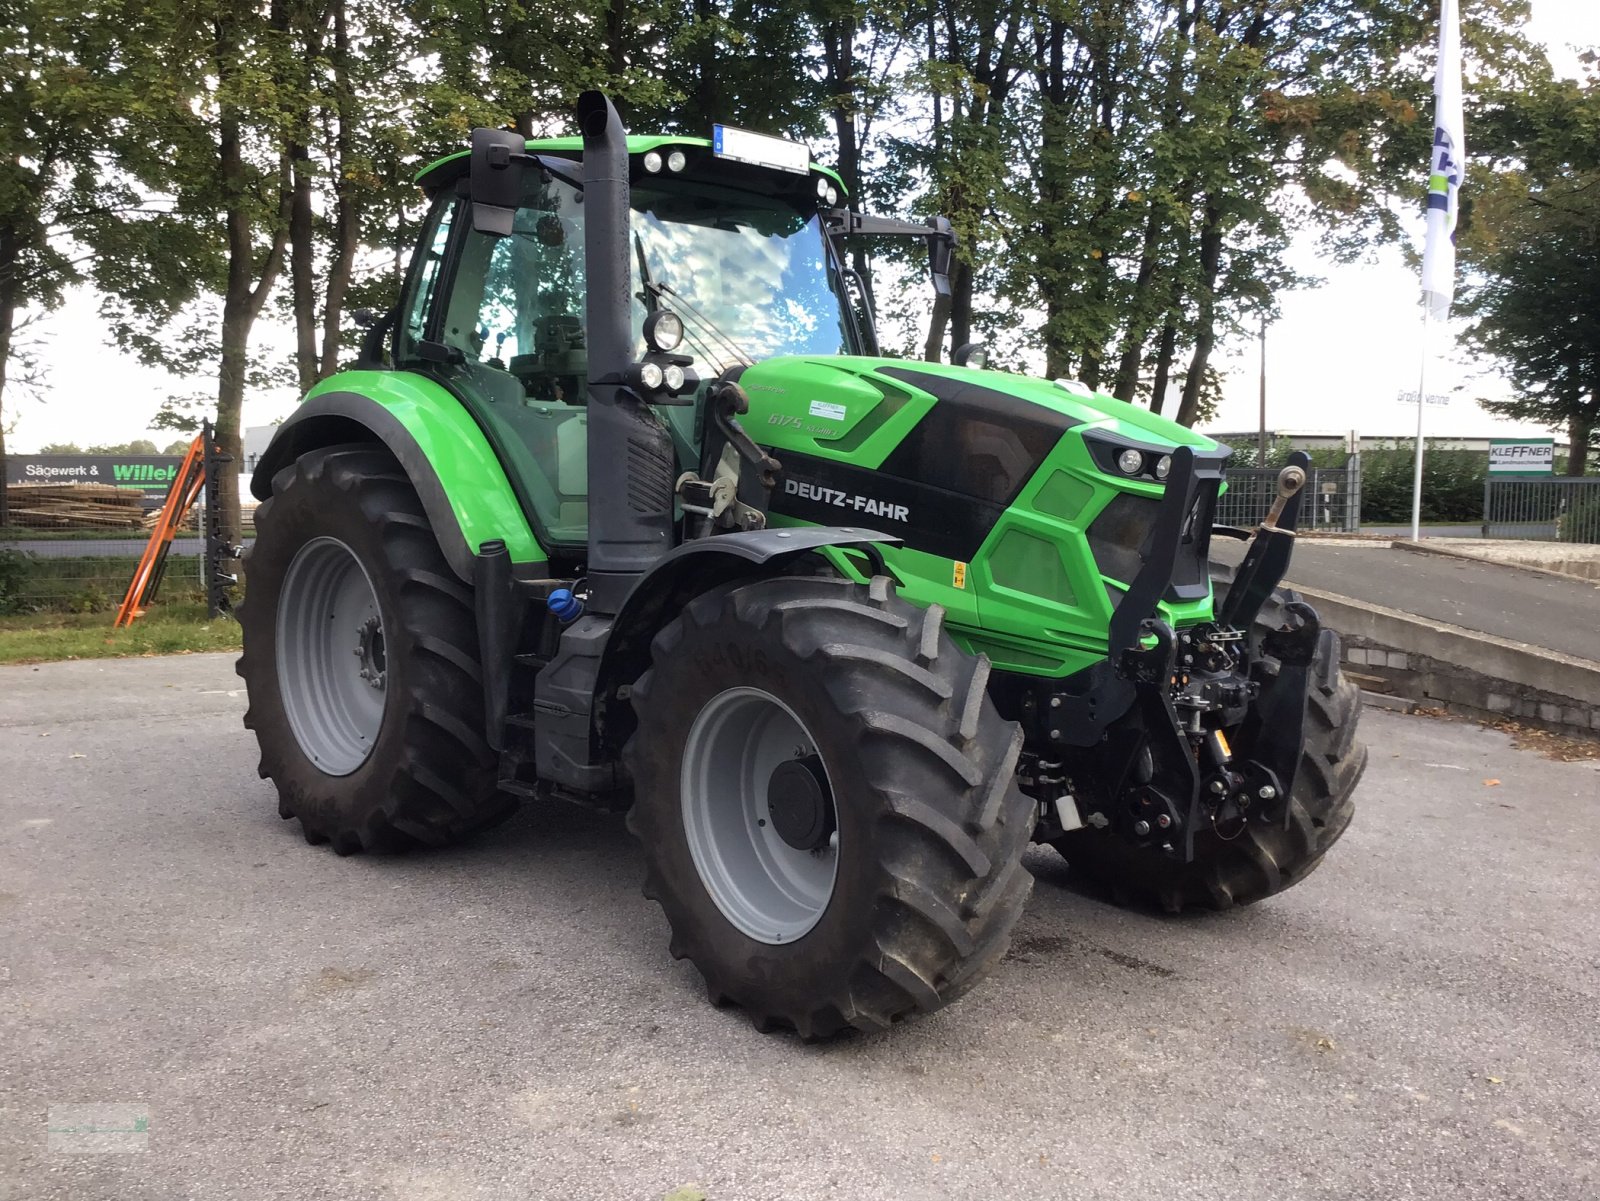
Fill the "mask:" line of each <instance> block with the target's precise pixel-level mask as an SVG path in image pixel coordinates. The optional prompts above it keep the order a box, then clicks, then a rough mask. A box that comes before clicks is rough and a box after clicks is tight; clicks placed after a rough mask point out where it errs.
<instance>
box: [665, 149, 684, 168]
mask: <svg viewBox="0 0 1600 1201" xmlns="http://www.w3.org/2000/svg"><path fill="white" fill-rule="evenodd" d="M688 162H689V160H688V159H686V158H684V157H683V151H681V150H674V151H673V152H672V153H671V154H669V155H667V170H668V171H682V170H683V169H684V167H685V166H687V165H688Z"/></svg>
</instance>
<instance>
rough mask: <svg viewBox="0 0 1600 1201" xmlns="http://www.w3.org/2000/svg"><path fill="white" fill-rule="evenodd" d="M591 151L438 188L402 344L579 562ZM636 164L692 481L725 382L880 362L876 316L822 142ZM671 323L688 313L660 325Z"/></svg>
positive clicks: (569, 147) (668, 147)
mask: <svg viewBox="0 0 1600 1201" xmlns="http://www.w3.org/2000/svg"><path fill="white" fill-rule="evenodd" d="M506 137H510V135H506ZM497 153H498V154H500V155H503V157H504V160H505V163H504V166H503V167H501V168H500V170H501V172H502V173H509V174H510V178H509V179H502V178H496V179H493V181H492V182H493V187H495V188H497V189H499V194H498V196H497V197H495V199H498V200H501V201H503V202H505V203H501V204H498V205H494V206H491V207H493V208H494V209H495V210H496V211H495V212H494V213H493V218H494V220H493V221H486V220H485V219H483V213H482V206H483V205H484V199H483V193H484V191H485V188H484V185H483V184H482V183H481V181H482V180H483V179H484V177H485V176H486V175H487V174H488V173H489V171H490V170H492V168H486V167H485V165H484V163H483V160H484V159H486V158H487V157H488V156H489V155H491V154H497ZM581 154H582V142H581V139H577V138H568V139H545V140H539V141H528V142H525V143H521V144H520V145H518V144H511V145H508V144H507V142H506V141H505V140H504V139H498V140H495V141H494V142H493V143H492V145H491V146H483V145H480V146H478V147H476V148H475V149H474V150H473V151H470V152H464V153H461V154H456V155H452V156H450V157H448V158H445V159H441V160H440V161H438V162H436V163H434V164H432V165H431V166H429V167H428V168H427V169H425V170H424V171H423V172H422V173H421V174H420V175H419V177H418V182H419V183H420V184H421V185H422V186H423V187H424V188H425V189H426V190H427V192H428V193H429V195H430V197H431V198H432V204H431V207H430V209H429V212H428V216H427V221H426V227H425V231H424V235H423V238H422V241H421V247H422V253H420V254H418V255H417V256H416V258H415V260H414V261H413V264H412V267H411V271H410V275H409V278H408V279H407V282H406V287H405V291H404V294H403V296H402V299H401V304H400V318H399V321H398V324H397V328H396V331H395V338H394V343H393V353H394V360H395V366H396V367H398V368H400V369H402V370H410V371H416V372H420V373H422V374H425V375H427V376H429V377H431V378H433V379H434V380H436V381H437V382H438V383H439V384H441V385H442V386H443V387H444V388H446V389H447V390H448V391H449V392H450V393H451V394H453V395H454V396H455V397H456V398H457V399H458V400H459V401H460V402H461V403H462V405H464V406H465V407H466V408H467V409H468V410H469V411H470V412H471V413H472V415H473V416H474V417H475V418H476V419H477V421H478V423H479V424H480V425H481V426H482V428H483V430H484V432H485V434H486V435H487V436H488V438H489V440H490V441H491V443H492V444H493V445H494V448H495V450H496V452H497V453H498V454H499V456H500V458H501V460H502V462H505V463H507V464H508V465H510V466H511V467H512V470H511V471H510V472H509V473H508V475H509V478H510V480H511V481H512V484H513V486H514V487H515V488H516V489H517V491H518V493H519V500H520V501H521V503H522V507H523V509H524V511H525V513H526V515H527V517H528V518H529V520H530V521H531V522H532V523H533V525H534V527H535V530H536V532H537V534H538V537H539V540H540V542H541V544H543V545H545V546H546V547H547V548H549V549H551V550H552V551H554V552H557V553H559V552H560V551H562V550H565V549H570V550H571V551H572V552H573V553H574V554H581V553H582V551H583V549H584V547H585V545H586V539H587V533H588V497H589V479H588V470H587V466H588V450H587V441H588V412H587V405H588V399H589V396H588V382H589V380H588V374H589V344H588V338H587V336H586V321H585V304H586V300H587V295H586V271H585V256H584V231H585V209H584V188H583V164H582V161H581ZM475 160H476V165H475ZM627 161H628V172H629V184H630V187H629V195H630V202H631V210H630V214H629V229H628V241H629V264H630V278H629V282H628V304H629V312H628V319H627V324H628V328H629V330H631V331H634V332H635V339H634V345H633V347H632V357H633V358H634V359H635V360H638V361H641V362H644V361H649V360H654V361H655V365H656V367H657V368H658V369H659V370H661V372H662V378H661V379H660V380H659V382H658V383H657V386H656V387H655V388H654V389H653V392H654V395H652V396H651V397H650V399H651V400H652V401H653V402H654V403H653V405H652V408H653V409H654V410H655V412H656V414H657V416H658V417H659V418H661V419H662V421H663V422H664V423H665V425H666V427H667V428H668V430H670V432H671V435H672V442H673V448H674V451H675V455H676V459H677V464H676V465H677V468H678V470H679V471H693V470H695V469H696V468H698V467H699V465H700V448H701V442H702V439H701V417H702V407H701V405H700V403H699V402H700V401H701V400H702V399H703V395H704V392H705V390H706V388H707V386H708V384H709V383H710V382H711V381H713V380H715V379H717V378H718V377H721V376H723V375H724V374H726V373H728V372H730V371H735V370H736V369H739V368H742V367H744V366H746V365H749V364H750V363H753V362H757V361H760V360H765V359H770V358H774V357H777V356H783V355H838V354H855V353H864V352H866V351H867V350H868V348H869V347H871V346H872V341H871V332H870V314H869V313H867V312H866V311H865V310H864V306H858V305H857V304H855V303H853V302H852V299H851V293H850V289H849V287H848V286H847V278H848V273H847V271H846V270H845V269H844V268H843V267H842V265H841V259H840V257H839V255H838V252H837V248H836V246H835V244H834V241H833V239H832V237H830V234H829V226H828V217H829V215H830V214H831V213H832V214H837V210H836V209H835V208H834V207H833V206H836V205H837V204H838V203H839V200H840V188H841V186H842V185H841V183H840V181H839V180H838V178H837V176H835V175H834V174H833V173H832V172H830V171H828V170H826V169H825V168H822V167H818V166H816V165H814V164H812V163H811V162H810V155H809V153H807V152H806V150H805V148H804V147H803V146H800V145H798V144H796V143H791V142H786V141H783V140H781V139H778V138H769V137H765V136H762V135H756V134H750V133H747V132H745V131H740V130H731V129H722V128H720V127H719V129H718V132H717V136H716V138H714V139H694V138H661V137H630V138H628V139H627ZM475 181H478V182H476V184H475ZM839 222H840V218H839V217H838V216H837V215H835V217H834V224H835V225H836V226H837V225H838V224H839ZM912 228H913V229H914V230H916V231H917V232H919V233H926V232H928V231H927V228H926V227H922V226H916V227H912ZM502 231H504V232H502ZM657 311H664V312H667V313H669V314H670V317H668V318H667V319H666V320H665V321H663V322H656V323H647V318H648V317H650V315H651V314H652V313H653V312H657ZM673 318H676V320H673ZM647 328H649V329H650V330H651V332H652V336H651V339H650V342H651V344H647V342H646V339H645V337H644V336H642V335H641V334H640V333H639V331H645V330H646V329H647ZM647 371H648V369H647ZM646 382H656V381H654V376H653V374H652V375H651V376H650V379H649V380H647V381H646ZM675 474H676V473H675Z"/></svg>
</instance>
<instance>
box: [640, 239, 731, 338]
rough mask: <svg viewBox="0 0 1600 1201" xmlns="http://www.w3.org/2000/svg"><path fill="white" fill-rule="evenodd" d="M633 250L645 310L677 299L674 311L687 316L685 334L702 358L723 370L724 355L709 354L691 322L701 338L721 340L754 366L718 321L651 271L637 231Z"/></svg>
mask: <svg viewBox="0 0 1600 1201" xmlns="http://www.w3.org/2000/svg"><path fill="white" fill-rule="evenodd" d="M633 250H634V254H635V255H636V256H637V258H638V260H639V282H640V283H641V284H643V285H644V295H643V296H641V297H640V299H641V300H643V301H644V306H645V308H646V310H648V311H649V312H652V313H653V312H655V311H656V309H658V308H660V307H661V298H662V297H663V296H670V297H672V298H673V299H674V300H675V301H677V304H676V305H674V306H673V312H675V313H677V314H678V315H679V316H680V317H683V318H684V319H685V320H684V325H683V336H684V337H685V338H688V339H689V340H690V342H692V343H693V344H694V347H695V350H697V351H698V352H699V353H700V355H701V357H703V358H705V359H706V360H708V361H711V362H715V363H716V364H717V365H718V368H719V369H723V365H722V356H721V355H720V354H710V353H708V350H709V349H710V347H709V346H708V345H707V344H706V343H704V342H702V341H701V338H700V337H695V336H694V335H693V334H691V333H690V332H689V323H690V322H691V321H692V322H694V323H695V324H696V325H698V326H699V327H700V331H701V337H706V338H711V339H714V340H715V341H716V342H718V343H720V344H721V348H722V350H724V351H726V352H727V353H728V354H729V355H731V356H732V357H733V361H734V362H735V363H737V364H741V365H743V366H745V367H750V366H753V365H754V362H755V361H754V360H753V359H751V358H750V357H749V356H748V355H746V354H745V353H744V351H742V350H740V349H739V345H738V343H736V342H735V341H734V340H733V339H732V338H730V337H728V335H727V334H725V333H723V332H722V330H720V329H719V328H718V327H717V323H716V322H714V321H713V320H711V318H710V317H707V316H706V315H705V314H704V313H702V312H701V311H700V310H699V309H697V308H695V306H694V305H693V304H691V303H690V302H689V299H688V298H687V297H686V296H684V295H683V294H682V293H681V292H679V291H678V290H677V289H675V288H673V287H672V286H671V285H670V284H665V283H662V282H661V281H660V280H658V279H656V278H655V277H654V276H653V275H652V274H651V273H650V263H649V260H648V257H647V256H646V255H645V252H644V239H643V238H641V237H640V236H639V234H638V233H637V232H635V233H634V235H633Z"/></svg>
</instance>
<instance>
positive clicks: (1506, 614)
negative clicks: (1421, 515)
mask: <svg viewBox="0 0 1600 1201" xmlns="http://www.w3.org/2000/svg"><path fill="white" fill-rule="evenodd" d="M1245 545H1246V544H1245V543H1243V542H1237V541H1233V540H1231V539H1227V538H1217V539H1215V540H1214V541H1213V542H1212V544H1211V553H1212V555H1213V556H1214V557H1216V558H1217V559H1220V560H1222V561H1224V562H1227V563H1234V564H1237V563H1238V562H1239V560H1240V559H1241V558H1243V557H1244V553H1245ZM1288 582H1289V583H1290V584H1291V585H1300V586H1302V587H1306V588H1317V589H1320V590H1322V591H1324V592H1333V593H1336V594H1338V595H1339V596H1348V597H1350V598H1352V599H1354V600H1360V601H1366V602H1367V603H1368V604H1373V605H1382V606H1383V607H1384V608H1386V609H1398V610H1399V611H1400V612H1402V613H1414V614H1416V615H1417V616H1419V617H1426V618H1431V619H1432V620H1434V621H1440V622H1445V623H1447V624H1449V625H1455V626H1462V627H1464V628H1465V629H1469V630H1477V631H1479V632H1480V633H1484V634H1494V635H1496V636H1498V637H1500V638H1510V639H1512V640H1513V641H1516V642H1526V643H1529V644H1531V645H1533V646H1540V647H1544V648H1545V649H1546V650H1552V651H1557V652H1559V653H1561V654H1564V655H1575V656H1577V657H1578V658H1580V659H1594V660H1600V620H1597V614H1600V585H1596V584H1592V583H1589V582H1586V581H1584V580H1579V579H1568V578H1564V577H1561V576H1558V575H1552V574H1548V573H1544V572H1533V571H1523V570H1521V569H1520V568H1516V567H1507V566H1503V565H1501V564H1499V563H1485V562H1478V561H1474V560H1470V559H1460V558H1455V557H1451V556H1445V555H1419V554H1417V553H1415V552H1414V551H1407V550H1397V549H1394V548H1392V547H1389V546H1375V545H1372V544H1370V543H1369V544H1366V545H1360V544H1350V543H1345V542H1336V541H1331V540H1330V541H1326V542H1317V541H1301V542H1299V543H1298V545H1296V547H1295V550H1294V558H1293V560H1292V561H1291V562H1290V565H1289V575H1288Z"/></svg>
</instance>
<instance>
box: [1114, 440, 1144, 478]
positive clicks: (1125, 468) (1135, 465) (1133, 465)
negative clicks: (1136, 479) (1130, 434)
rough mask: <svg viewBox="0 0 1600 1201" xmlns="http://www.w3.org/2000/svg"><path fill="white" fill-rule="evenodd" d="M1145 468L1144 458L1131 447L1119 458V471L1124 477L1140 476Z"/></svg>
mask: <svg viewBox="0 0 1600 1201" xmlns="http://www.w3.org/2000/svg"><path fill="white" fill-rule="evenodd" d="M1143 467H1144V456H1143V455H1142V454H1140V453H1139V452H1138V451H1136V450H1134V449H1133V447H1131V446H1130V447H1128V449H1127V450H1125V451H1123V452H1122V453H1121V454H1119V455H1118V456H1117V470H1118V471H1120V472H1122V474H1123V475H1138V474H1139V472H1140V470H1141V469H1142V468H1143Z"/></svg>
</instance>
